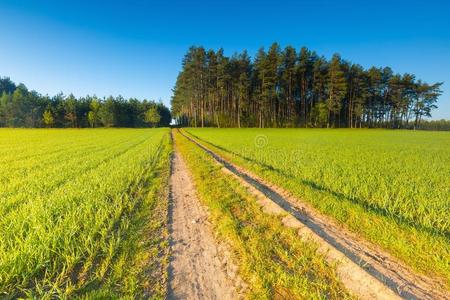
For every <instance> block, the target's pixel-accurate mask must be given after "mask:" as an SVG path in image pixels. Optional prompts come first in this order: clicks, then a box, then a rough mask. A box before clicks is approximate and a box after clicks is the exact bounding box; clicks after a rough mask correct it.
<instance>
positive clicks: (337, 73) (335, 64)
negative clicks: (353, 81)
mask: <svg viewBox="0 0 450 300" xmlns="http://www.w3.org/2000/svg"><path fill="white" fill-rule="evenodd" d="M346 94H347V81H346V78H345V74H344V72H343V71H342V68H341V58H340V56H339V55H337V54H335V55H333V58H332V59H331V62H330V68H329V79H328V100H327V106H328V124H327V127H330V123H331V122H330V121H331V119H332V122H333V126H334V125H335V124H336V115H338V114H339V112H340V110H341V107H342V100H343V99H344V97H345V95H346Z"/></svg>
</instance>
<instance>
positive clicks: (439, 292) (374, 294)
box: [182, 132, 449, 299]
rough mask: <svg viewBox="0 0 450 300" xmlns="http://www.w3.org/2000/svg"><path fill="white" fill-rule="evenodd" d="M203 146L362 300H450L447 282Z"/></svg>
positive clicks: (200, 145) (202, 146) (201, 145)
mask: <svg viewBox="0 0 450 300" xmlns="http://www.w3.org/2000/svg"><path fill="white" fill-rule="evenodd" d="M182 134H183V135H185V136H186V137H187V138H188V139H190V140H191V141H192V142H194V143H196V144H197V145H198V146H199V147H201V148H203V149H204V150H205V151H206V152H208V153H209V154H210V155H212V156H213V157H214V158H215V159H216V161H217V162H218V163H219V164H221V165H222V166H223V170H224V171H225V172H227V173H230V174H233V175H234V176H236V178H238V180H240V181H241V183H242V184H243V185H245V186H246V187H247V188H248V189H249V191H250V192H252V193H253V194H254V195H255V196H256V197H257V199H258V202H259V203H260V204H261V205H262V206H263V207H264V208H265V211H266V212H268V213H275V214H282V215H285V217H284V219H283V222H284V224H285V225H286V226H288V227H293V228H296V229H297V230H298V234H299V236H300V237H301V238H305V239H309V240H312V241H314V242H316V243H318V244H319V251H320V252H322V253H323V254H324V255H325V256H326V258H327V260H328V261H330V262H337V263H338V264H337V272H338V274H339V276H340V278H341V280H342V282H343V283H344V285H345V286H346V287H347V288H348V289H349V291H351V292H352V293H354V294H355V295H356V296H359V297H360V298H362V299H396V298H405V299H449V298H448V292H447V291H446V289H445V285H444V284H443V283H442V282H441V281H440V280H437V279H435V278H431V277H427V276H424V275H420V274H417V273H415V272H413V271H412V270H411V269H410V268H409V267H407V266H405V265H404V264H402V263H401V262H399V261H398V260H396V259H395V258H394V257H392V256H391V255H389V254H388V253H386V252H385V251H383V250H382V249H380V248H379V247H377V246H375V245H373V244H371V243H369V242H367V241H365V240H363V239H361V238H360V237H358V236H356V235H355V234H353V233H351V232H349V231H347V230H345V229H344V228H342V226H339V225H338V224H336V223H335V222H334V221H333V220H331V219H330V218H328V217H326V216H324V215H322V214H320V213H319V212H317V211H316V210H315V209H314V208H312V207H311V206H310V205H308V204H307V203H305V202H303V201H301V200H300V199H297V198H295V197H293V196H292V195H291V194H290V193H288V192H287V191H285V190H283V189H281V188H279V187H277V186H275V185H273V184H270V183H268V182H266V181H265V180H263V179H262V178H260V177H258V176H256V175H255V174H253V173H251V172H249V171H248V170H245V169H243V168H241V167H239V166H236V165H234V164H232V163H230V162H229V161H227V160H225V159H224V158H222V157H220V156H219V155H217V154H216V153H215V152H213V151H212V150H211V149H209V148H207V147H206V146H205V145H203V144H200V143H198V142H197V141H196V140H194V139H192V138H191V137H189V136H187V135H186V134H184V133H183V132H182Z"/></svg>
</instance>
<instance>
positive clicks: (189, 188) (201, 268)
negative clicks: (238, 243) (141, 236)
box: [168, 152, 239, 299]
mask: <svg viewBox="0 0 450 300" xmlns="http://www.w3.org/2000/svg"><path fill="white" fill-rule="evenodd" d="M170 187H171V197H170V199H171V203H170V207H169V230H170V234H171V241H170V243H171V245H170V246H171V259H170V263H169V286H168V298H169V299H237V298H239V295H238V293H237V292H236V290H237V289H236V288H235V287H234V285H235V283H234V282H233V278H231V276H230V275H229V273H230V272H233V273H236V272H235V271H236V268H234V267H232V266H231V264H230V261H229V259H228V258H224V257H223V252H224V250H223V245H220V244H218V243H217V241H216V239H215V238H214V235H213V232H212V230H211V228H210V226H209V222H208V214H207V211H206V210H205V208H204V207H202V206H201V204H200V202H199V200H198V198H197V196H196V192H195V187H194V184H193V182H192V179H191V178H190V174H189V172H188V169H187V167H186V164H185V162H184V160H183V158H182V157H181V155H180V154H178V153H177V152H175V155H174V157H173V161H172V176H171V179H170ZM227 265H228V266H227ZM230 270H231V271H230Z"/></svg>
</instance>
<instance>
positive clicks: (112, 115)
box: [0, 77, 171, 128]
mask: <svg viewBox="0 0 450 300" xmlns="http://www.w3.org/2000/svg"><path fill="white" fill-rule="evenodd" d="M0 95H1V96H0V127H60V128H61V127H69V128H80V127H155V126H169V125H170V122H171V115H170V110H169V109H168V108H167V107H166V106H164V104H162V103H157V102H155V101H148V100H143V101H140V100H138V99H135V98H130V99H125V98H123V97H122V96H118V97H113V96H110V97H104V98H98V97H96V96H86V97H79V98H77V97H75V96H74V95H72V94H70V95H64V94H62V93H60V94H58V95H56V96H53V97H50V96H48V95H41V94H39V93H37V92H36V91H30V90H28V89H27V87H26V86H25V85H24V84H18V85H16V84H15V83H14V82H12V81H11V80H10V79H9V78H8V77H4V78H1V77H0Z"/></svg>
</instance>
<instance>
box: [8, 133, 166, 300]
mask: <svg viewBox="0 0 450 300" xmlns="http://www.w3.org/2000/svg"><path fill="white" fill-rule="evenodd" d="M170 149H171V146H170V139H169V130H168V129H99V130H22V129H1V130H0V182H1V189H0V204H1V205H0V215H1V218H0V298H1V297H7V298H10V297H11V298H13V297H38V298H41V297H43V296H47V297H49V296H60V297H64V296H73V295H78V296H103V297H106V298H109V297H113V296H130V297H134V296H136V295H141V296H142V295H148V296H155V297H163V295H164V293H165V286H164V281H165V276H166V274H165V262H164V259H165V258H164V257H159V256H160V255H161V253H165V252H167V251H165V250H164V249H166V248H167V242H166V238H165V235H166V234H167V233H166V217H165V216H166V214H167V189H166V188H167V178H168V176H169V172H168V170H169V163H168V160H169V153H170V151H171V150H170Z"/></svg>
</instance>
